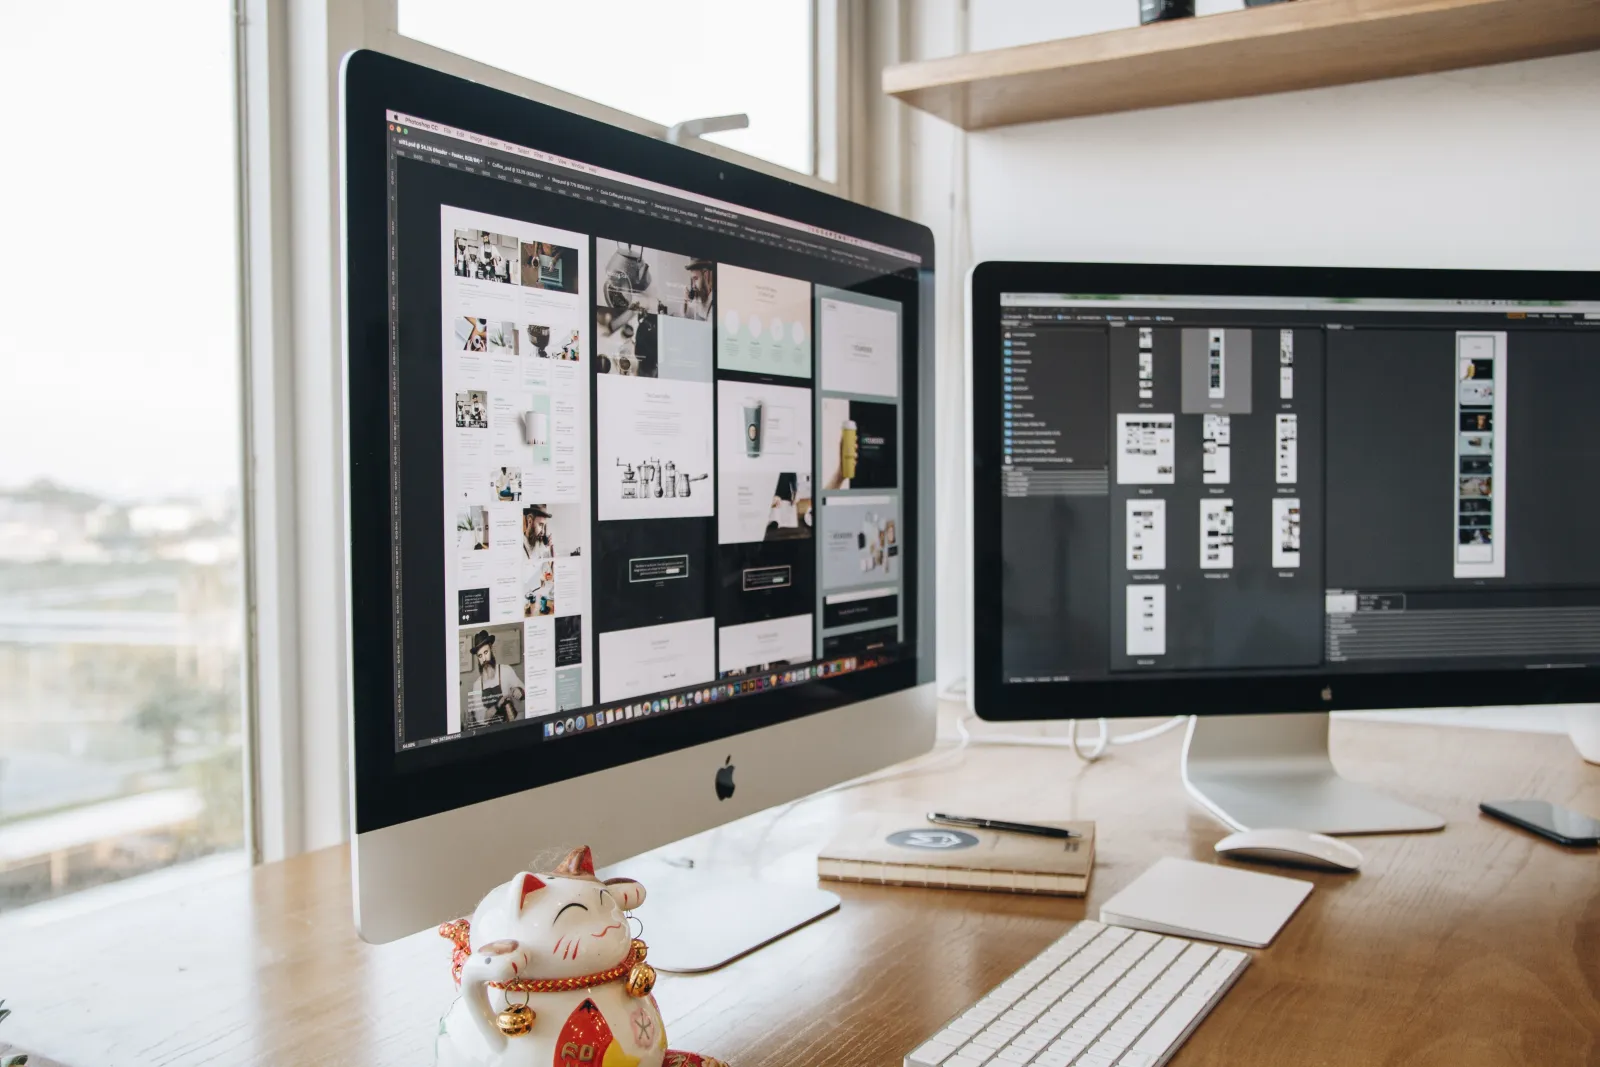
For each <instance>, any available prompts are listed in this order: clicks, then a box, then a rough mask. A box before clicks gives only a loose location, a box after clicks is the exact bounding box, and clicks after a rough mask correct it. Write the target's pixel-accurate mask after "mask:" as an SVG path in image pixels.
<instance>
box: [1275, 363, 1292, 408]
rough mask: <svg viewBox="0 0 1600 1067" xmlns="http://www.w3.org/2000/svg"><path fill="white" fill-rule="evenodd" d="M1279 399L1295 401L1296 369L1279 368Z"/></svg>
mask: <svg viewBox="0 0 1600 1067" xmlns="http://www.w3.org/2000/svg"><path fill="white" fill-rule="evenodd" d="M1278 399H1279V400H1293V399H1294V368H1293V367H1279V368H1278Z"/></svg>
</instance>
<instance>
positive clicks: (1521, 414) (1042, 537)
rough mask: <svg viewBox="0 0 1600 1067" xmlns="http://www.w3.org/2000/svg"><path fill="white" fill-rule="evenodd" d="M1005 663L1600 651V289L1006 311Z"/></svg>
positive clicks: (1169, 664) (1067, 302)
mask: <svg viewBox="0 0 1600 1067" xmlns="http://www.w3.org/2000/svg"><path fill="white" fill-rule="evenodd" d="M1001 328H1002V331H1003V334H1004V336H1003V337H1002V339H1001V347H1002V365H1001V366H1000V367H998V368H997V369H996V373H999V374H1001V375H1002V377H1003V385H1002V397H1003V399H1002V401H1001V403H1002V405H1003V408H1002V427H1003V428H1002V434H1003V457H1002V459H1003V463H1002V468H1001V470H1002V474H1001V483H1002V489H1001V498H1000V499H999V500H998V501H995V502H994V504H995V505H996V506H998V507H999V508H1000V509H1001V527H1002V538H1003V546H1002V548H1003V559H1004V568H1005V569H1004V574H1003V578H1002V591H1001V595H1002V604H1003V625H1004V635H1003V638H1004V639H1003V642H1002V647H1003V653H1002V655H1003V657H1004V660H1003V666H1002V671H1003V678H1004V679H1005V680H1006V681H1007V682H1035V681H1069V680H1073V679H1084V678H1094V677H1102V678H1103V677H1107V676H1110V675H1118V676H1129V675H1136V674H1139V673H1149V674H1161V673H1164V674H1168V675H1175V676H1183V675H1190V676H1193V675H1195V674H1196V673H1198V672H1202V671H1214V670H1229V671H1244V672H1249V671H1260V672H1263V673H1275V674H1283V673H1295V672H1307V673H1310V672H1319V673H1325V672H1327V671H1329V670H1336V671H1362V670H1368V671H1371V670H1407V669H1409V670H1430V669H1457V670H1459V669H1463V668H1472V667H1483V668H1490V667H1506V666H1525V667H1550V668H1555V667H1560V666H1565V665H1578V664H1590V663H1595V662H1600V551H1597V549H1596V542H1595V531H1596V530H1597V529H1600V494H1595V493H1594V492H1592V491H1591V488H1592V486H1593V485H1594V471H1595V470H1596V469H1597V464H1600V431H1597V430H1596V429H1595V423H1594V420H1593V415H1592V411H1591V403H1590V401H1589V399H1588V398H1589V397H1592V396H1594V395H1597V394H1596V391H1597V390H1600V304H1594V305H1571V304H1554V303H1545V304H1531V303H1530V304H1527V305H1509V304H1502V303H1498V302H1490V301H1443V300H1440V301H1403V302H1402V301H1381V300H1338V301H1335V300H1306V299H1288V298H1282V299H1280V298H1221V297H1176V296H1174V297H1154V296H1126V297H1105V296H1099V297H1090V296H1082V297H1078V296H1072V295H1057V294H1006V295H1005V296H1004V297H1003V299H1002V315H1001Z"/></svg>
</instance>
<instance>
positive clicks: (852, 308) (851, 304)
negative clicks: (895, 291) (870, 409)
mask: <svg viewBox="0 0 1600 1067" xmlns="http://www.w3.org/2000/svg"><path fill="white" fill-rule="evenodd" d="M899 307H900V305H899V304H897V303H895V302H893V301H889V300H884V301H875V300H874V299H873V298H872V297H866V296H860V295H857V294H845V293H838V292H837V291H836V290H830V289H825V288H821V287H819V288H818V290H817V311H818V318H819V320H820V322H819V324H818V334H817V336H818V340H819V342H820V348H821V356H822V388H824V389H826V390H828V391H829V392H830V393H864V394H866V395H868V396H887V397H896V398H898V397H899V395H900V311H899Z"/></svg>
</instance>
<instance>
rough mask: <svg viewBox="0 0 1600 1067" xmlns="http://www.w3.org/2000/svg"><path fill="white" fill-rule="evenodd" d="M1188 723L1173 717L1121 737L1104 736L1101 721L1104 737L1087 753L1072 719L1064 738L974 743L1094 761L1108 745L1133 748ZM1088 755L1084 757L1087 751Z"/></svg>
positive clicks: (998, 737) (990, 738) (1003, 737)
mask: <svg viewBox="0 0 1600 1067" xmlns="http://www.w3.org/2000/svg"><path fill="white" fill-rule="evenodd" d="M1188 721H1189V716H1187V715H1174V716H1173V717H1172V718H1170V719H1168V720H1167V721H1166V722H1163V723H1158V724H1157V725H1155V726H1151V727H1149V728H1148V729H1144V730H1135V731H1134V732H1133V733H1131V734H1118V735H1116V736H1112V737H1107V736H1105V735H1106V734H1107V733H1108V732H1109V729H1108V727H1109V723H1107V722H1106V720H1105V719H1101V720H1100V723H1101V727H1100V729H1101V737H1100V738H1097V739H1096V745H1095V747H1094V748H1092V749H1088V750H1085V749H1084V748H1083V745H1082V742H1080V741H1079V740H1078V737H1077V732H1078V720H1076V719H1070V720H1068V722H1067V736H1065V737H1039V736H1031V735H1028V734H975V735H973V737H972V741H971V743H972V744H974V745H1007V746H1014V747H1017V748H1070V749H1072V751H1073V754H1074V755H1076V756H1078V757H1079V758H1081V759H1085V760H1089V761H1090V762H1093V760H1094V759H1097V758H1099V756H1100V755H1101V754H1103V751H1102V750H1103V749H1104V748H1105V747H1106V746H1107V745H1132V744H1137V743H1138V742H1140V741H1148V740H1150V739H1151V738H1153V737H1160V736H1161V735H1162V734H1164V733H1166V732H1167V731H1169V730H1175V729H1177V728H1178V727H1179V726H1182V725H1184V724H1185V723H1187V722H1188ZM1086 751H1087V752H1088V753H1089V754H1088V755H1085V752H1086Z"/></svg>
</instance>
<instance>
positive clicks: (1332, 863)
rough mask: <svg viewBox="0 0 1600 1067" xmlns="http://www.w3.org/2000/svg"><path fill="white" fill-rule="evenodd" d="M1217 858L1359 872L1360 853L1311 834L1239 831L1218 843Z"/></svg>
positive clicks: (1335, 841)
mask: <svg viewBox="0 0 1600 1067" xmlns="http://www.w3.org/2000/svg"><path fill="white" fill-rule="evenodd" d="M1216 847H1217V855H1219V856H1227V857H1228V858H1229V859H1236V860H1257V861H1259V862H1261V863H1283V864H1287V865H1289V866H1291V867H1319V868H1321V869H1323V870H1328V871H1359V870H1360V869H1361V853H1360V852H1359V851H1357V850H1356V848H1355V847H1354V846H1353V845H1347V844H1345V843H1344V842H1343V841H1340V840H1339V839H1338V838H1336V837H1329V836H1328V835H1326V834H1314V833H1312V832H1311V831H1310V830H1240V831H1239V832H1238V833H1236V834H1229V835H1228V836H1227V837H1224V838H1223V839H1222V840H1221V841H1218V842H1217V846H1216Z"/></svg>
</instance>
